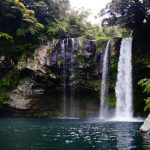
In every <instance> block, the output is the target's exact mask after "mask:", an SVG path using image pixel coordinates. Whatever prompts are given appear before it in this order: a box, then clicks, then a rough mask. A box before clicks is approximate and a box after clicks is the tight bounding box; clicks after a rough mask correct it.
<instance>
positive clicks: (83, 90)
mask: <svg viewBox="0 0 150 150" xmlns="http://www.w3.org/2000/svg"><path fill="white" fill-rule="evenodd" d="M119 40H120V39H117V40H115V41H113V40H112V46H113V48H112V47H110V61H111V58H112V57H113V56H115V57H117V56H118V55H119V47H118V44H116V42H119ZM120 42H121V40H120ZM106 45H107V42H106V43H105V44H104V48H103V49H102V50H100V51H96V43H95V41H90V40H87V39H82V38H75V39H71V38H69V39H66V40H53V41H48V42H47V43H45V44H44V45H39V46H38V47H37V48H36V49H35V52H34V54H33V56H31V58H29V57H26V56H23V55H22V56H21V58H20V60H19V62H17V64H16V66H17V67H18V69H19V70H20V79H19V84H18V87H17V88H16V89H14V90H12V92H10V93H9V98H10V100H9V103H8V105H9V107H11V108H14V109H21V110H29V109H31V110H43V109H44V110H47V111H62V107H61V106H62V102H63V99H64V97H63V95H64V92H65V94H66V102H67V106H66V108H67V109H70V99H71V94H72V95H74V97H73V99H74V100H75V101H76V104H74V106H75V107H76V106H77V104H79V106H80V108H79V109H80V110H84V111H83V113H85V110H86V111H92V113H95V112H97V113H99V105H100V104H99V101H100V100H99V99H100V85H101V73H102V63H103V57H104V52H105V49H106ZM33 58H34V59H33ZM4 60H5V59H4V58H3V57H2V58H1V59H0V66H3V67H4V65H6V64H3V61H4ZM81 116H82V115H81Z"/></svg>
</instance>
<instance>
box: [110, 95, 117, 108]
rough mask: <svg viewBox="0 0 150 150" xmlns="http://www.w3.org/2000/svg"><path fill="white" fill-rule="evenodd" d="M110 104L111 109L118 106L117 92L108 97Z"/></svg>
mask: <svg viewBox="0 0 150 150" xmlns="http://www.w3.org/2000/svg"><path fill="white" fill-rule="evenodd" d="M108 103H109V105H110V106H111V107H115V106H116V94H115V92H114V93H111V94H109V95H108Z"/></svg>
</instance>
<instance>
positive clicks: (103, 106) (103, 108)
mask: <svg viewBox="0 0 150 150" xmlns="http://www.w3.org/2000/svg"><path fill="white" fill-rule="evenodd" d="M109 43H110V41H108V43H107V46H106V49H105V52H104V57H103V69H102V82H101V97H100V99H101V103H100V118H105V117H106V116H107V111H108V102H107V98H108V86H107V81H108V54H109Z"/></svg>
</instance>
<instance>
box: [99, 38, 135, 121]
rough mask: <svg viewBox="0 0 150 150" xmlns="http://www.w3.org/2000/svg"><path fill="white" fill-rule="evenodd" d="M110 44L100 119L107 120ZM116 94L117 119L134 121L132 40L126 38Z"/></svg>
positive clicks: (107, 50)
mask: <svg viewBox="0 0 150 150" xmlns="http://www.w3.org/2000/svg"><path fill="white" fill-rule="evenodd" d="M109 43H110V41H109V42H108V43H107V46H106V49H105V54H104V58H103V72H102V84H101V106H100V107H101V108H100V118H107V116H108V114H109V110H108V86H107V85H108V82H107V81H108V54H109ZM115 93H116V98H117V102H116V108H115V116H114V117H115V119H116V120H130V119H132V116H133V111H132V38H124V39H122V41H121V47H120V56H119V62H118V74H117V82H116V87H115Z"/></svg>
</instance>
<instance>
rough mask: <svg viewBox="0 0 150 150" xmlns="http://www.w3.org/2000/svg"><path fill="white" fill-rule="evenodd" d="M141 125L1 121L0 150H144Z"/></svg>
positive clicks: (146, 139) (147, 145)
mask: <svg viewBox="0 0 150 150" xmlns="http://www.w3.org/2000/svg"><path fill="white" fill-rule="evenodd" d="M142 123H143V122H110V121H100V120H99V119H50V118H1V119H0V150H30V149H31V150H130V149H135V150H148V149H150V136H147V135H142V134H140V133H139V132H138V131H139V128H140V126H141V125H142Z"/></svg>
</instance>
